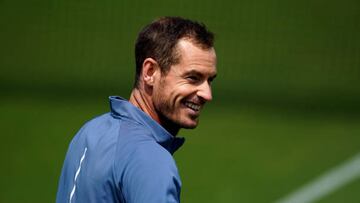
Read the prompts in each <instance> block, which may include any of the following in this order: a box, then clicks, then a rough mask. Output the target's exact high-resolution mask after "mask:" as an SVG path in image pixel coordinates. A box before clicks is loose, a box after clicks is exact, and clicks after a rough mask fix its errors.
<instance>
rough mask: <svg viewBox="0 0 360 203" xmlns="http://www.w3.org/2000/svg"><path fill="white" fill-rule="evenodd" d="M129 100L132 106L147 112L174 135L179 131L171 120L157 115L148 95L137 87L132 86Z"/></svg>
mask: <svg viewBox="0 0 360 203" xmlns="http://www.w3.org/2000/svg"><path fill="white" fill-rule="evenodd" d="M129 102H130V103H132V104H133V105H134V106H136V107H138V108H139V109H140V110H142V111H143V112H145V113H146V114H148V115H149V116H150V117H151V118H152V119H154V120H155V121H156V122H157V123H159V124H160V125H161V126H162V127H163V128H165V129H166V130H167V131H168V132H169V133H170V134H172V135H173V136H175V135H176V134H177V133H178V132H179V128H178V127H176V126H175V125H174V124H172V122H171V121H169V120H168V119H167V118H165V117H164V116H161V115H159V114H158V113H157V112H156V110H155V107H154V104H153V102H152V99H151V96H150V95H148V94H146V93H144V92H143V91H141V90H139V89H137V88H134V89H133V90H132V92H131V95H130V99H129Z"/></svg>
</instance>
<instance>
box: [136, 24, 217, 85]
mask: <svg viewBox="0 0 360 203" xmlns="http://www.w3.org/2000/svg"><path fill="white" fill-rule="evenodd" d="M180 39H189V40H190V41H191V42H193V43H194V44H196V45H198V46H199V47H200V48H202V49H210V48H212V47H213V43H214V34H213V33H212V32H210V31H209V30H208V29H207V28H206V26H205V25H204V24H203V23H198V22H196V21H192V20H189V19H184V18H181V17H162V18H159V19H157V20H155V21H153V22H152V23H150V24H149V25H147V26H145V27H144V28H143V29H142V30H141V32H140V33H139V35H138V38H137V40H136V44H135V61H136V74H135V83H134V87H138V85H139V84H138V83H139V77H140V74H141V70H142V64H143V62H144V60H145V59H146V58H153V59H154V60H156V61H157V63H158V64H159V66H160V69H161V72H162V73H165V74H166V73H167V72H168V71H169V69H170V66H171V65H174V64H176V63H178V62H179V56H178V54H177V53H176V45H177V43H178V41H179V40H180Z"/></svg>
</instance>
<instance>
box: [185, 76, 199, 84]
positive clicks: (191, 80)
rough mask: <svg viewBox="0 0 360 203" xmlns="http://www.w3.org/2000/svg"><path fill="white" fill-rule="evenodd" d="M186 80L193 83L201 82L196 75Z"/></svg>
mask: <svg viewBox="0 0 360 203" xmlns="http://www.w3.org/2000/svg"><path fill="white" fill-rule="evenodd" d="M186 79H187V80H188V81H190V82H192V83H196V82H198V81H199V77H197V76H194V75H190V76H187V77H186Z"/></svg>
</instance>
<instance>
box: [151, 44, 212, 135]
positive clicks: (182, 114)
mask: <svg viewBox="0 0 360 203" xmlns="http://www.w3.org/2000/svg"><path fill="white" fill-rule="evenodd" d="M177 49H178V53H179V54H180V62H179V63H178V64H176V65H172V66H171V67H170V70H169V71H168V72H167V74H166V75H163V74H162V75H161V77H160V80H158V81H156V82H155V84H154V87H153V96H154V97H153V102H154V108H155V111H156V113H157V114H158V115H159V117H160V119H163V120H162V121H161V122H162V123H163V124H169V122H170V124H171V125H173V126H175V127H179V128H195V127H196V126H197V125H198V120H199V115H200V111H201V109H202V108H203V106H204V105H205V103H206V102H208V101H210V100H212V93H211V82H212V80H213V79H214V78H215V76H216V54H215V50H214V49H213V48H211V49H208V50H203V49H201V48H199V47H198V46H197V45H194V44H193V43H192V42H191V41H188V40H185V39H182V40H180V41H179V42H178V44H177ZM164 120H165V121H164Z"/></svg>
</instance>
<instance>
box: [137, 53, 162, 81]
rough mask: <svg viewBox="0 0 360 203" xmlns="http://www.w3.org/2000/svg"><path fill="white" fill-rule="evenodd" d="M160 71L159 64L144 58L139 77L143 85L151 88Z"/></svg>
mask: <svg viewBox="0 0 360 203" xmlns="http://www.w3.org/2000/svg"><path fill="white" fill-rule="evenodd" d="M159 71H160V67H159V64H158V63H157V62H156V61H155V60H154V59H152V58H146V59H145V60H144V62H143V65H142V74H141V77H142V79H143V81H144V84H145V85H149V86H153V85H154V83H155V81H156V77H158V75H159Z"/></svg>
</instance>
